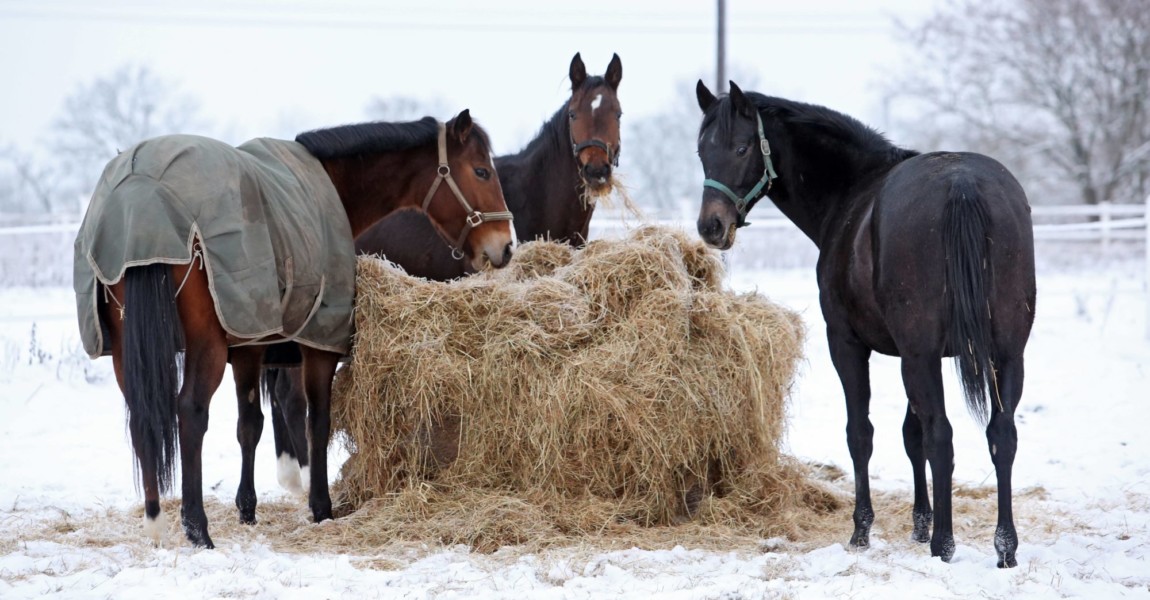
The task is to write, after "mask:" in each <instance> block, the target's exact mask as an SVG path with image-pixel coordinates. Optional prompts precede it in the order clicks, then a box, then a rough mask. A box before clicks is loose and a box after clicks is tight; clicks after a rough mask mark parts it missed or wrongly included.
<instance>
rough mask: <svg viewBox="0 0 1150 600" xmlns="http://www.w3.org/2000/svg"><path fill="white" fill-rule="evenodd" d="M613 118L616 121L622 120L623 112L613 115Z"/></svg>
mask: <svg viewBox="0 0 1150 600" xmlns="http://www.w3.org/2000/svg"><path fill="white" fill-rule="evenodd" d="M615 118H616V119H622V118H623V111H619V112H617V113H615Z"/></svg>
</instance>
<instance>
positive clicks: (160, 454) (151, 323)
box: [123, 264, 183, 493]
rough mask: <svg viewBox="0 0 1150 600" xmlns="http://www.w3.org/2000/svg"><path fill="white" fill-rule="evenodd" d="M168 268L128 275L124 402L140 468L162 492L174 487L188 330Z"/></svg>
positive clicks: (131, 271) (133, 270) (134, 270)
mask: <svg viewBox="0 0 1150 600" xmlns="http://www.w3.org/2000/svg"><path fill="white" fill-rule="evenodd" d="M170 274H171V269H170V268H169V267H168V265H164V264H152V265H147V266H143V267H132V268H130V269H128V271H127V273H125V274H124V287H125V292H124V296H125V298H124V310H125V316H124V356H123V365H124V366H123V369H124V397H125V398H124V399H125V400H126V401H127V404H128V429H129V431H131V433H132V443H133V445H135V447H136V456H137V460H139V463H140V467H141V468H143V469H145V470H146V471H147V470H152V471H154V472H155V473H156V476H157V478H158V480H159V488H160V493H164V492H166V491H168V489H170V488H171V484H172V476H173V473H174V472H175V465H176V452H177V443H176V441H177V437H178V434H179V424H178V422H177V421H176V402H177V400H176V395H177V394H178V393H179V385H180V360H179V356H178V354H179V352H180V350H181V349H182V347H183V327H181V325H180V314H179V313H178V312H177V311H176V294H175V291H174V287H173V285H172V278H171V277H170Z"/></svg>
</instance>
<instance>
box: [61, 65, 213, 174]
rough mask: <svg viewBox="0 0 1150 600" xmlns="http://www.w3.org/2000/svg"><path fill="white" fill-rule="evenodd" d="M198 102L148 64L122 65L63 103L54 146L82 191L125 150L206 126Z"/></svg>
mask: <svg viewBox="0 0 1150 600" xmlns="http://www.w3.org/2000/svg"><path fill="white" fill-rule="evenodd" d="M197 112H198V106H197V103H196V101H195V100H194V99H193V98H192V97H190V96H188V95H186V94H182V93H180V92H178V91H177V90H176V89H175V87H174V86H173V85H172V84H171V83H169V82H167V81H165V80H163V79H161V78H160V77H159V76H157V75H156V74H155V73H153V72H152V71H151V70H150V69H149V68H148V67H146V66H138V65H127V66H122V67H120V68H118V69H116V71H114V72H113V73H112V74H111V75H109V76H106V77H101V78H98V79H96V80H95V81H92V82H91V83H89V84H85V85H81V86H80V87H79V88H78V89H77V90H76V91H75V92H74V93H72V94H71V95H70V96H68V98H67V99H65V101H64V111H63V114H62V116H61V117H60V118H59V119H57V120H56V122H55V124H54V125H53V131H54V137H53V140H52V142H51V144H50V147H51V150H52V153H53V155H54V157H55V158H57V159H59V160H60V162H61V164H63V165H67V166H68V170H67V172H66V176H68V177H69V178H70V179H72V181H73V182H74V184H75V185H76V186H77V190H78V191H88V190H90V189H91V188H92V187H93V186H94V185H95V182H96V179H97V178H98V177H99V176H100V170H101V168H102V167H103V165H104V164H105V163H106V162H107V161H109V160H111V158H112V157H114V156H115V155H116V153H118V152H119V151H121V150H124V149H127V148H128V147H130V146H132V145H134V144H136V143H137V142H139V141H142V140H145V139H147V138H150V137H155V136H157V135H162V134H168V133H194V132H196V131H197V130H202V129H204V128H205V126H204V124H203V123H202V121H201V120H200V119H199V117H198V116H197Z"/></svg>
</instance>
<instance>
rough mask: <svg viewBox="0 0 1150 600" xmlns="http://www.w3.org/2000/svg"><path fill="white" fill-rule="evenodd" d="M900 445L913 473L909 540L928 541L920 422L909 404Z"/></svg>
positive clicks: (930, 515) (927, 501) (929, 516)
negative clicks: (912, 526) (912, 505)
mask: <svg viewBox="0 0 1150 600" xmlns="http://www.w3.org/2000/svg"><path fill="white" fill-rule="evenodd" d="M902 444H903V447H905V448H906V455H907V457H908V458H910V466H911V470H912V471H913V472H914V513H913V515H914V532H913V533H911V536H910V538H911V539H912V540H914V541H916V542H921V543H926V542H929V541H930V522H931V520H932V519H933V518H934V514H933V513H932V512H931V510H930V494H929V493H928V490H927V486H926V454H925V448H923V445H922V422H921V421H919V419H918V415H916V414H914V409H913V408H912V407H911V405H910V404H909V403H907V405H906V418H905V419H903V422H902Z"/></svg>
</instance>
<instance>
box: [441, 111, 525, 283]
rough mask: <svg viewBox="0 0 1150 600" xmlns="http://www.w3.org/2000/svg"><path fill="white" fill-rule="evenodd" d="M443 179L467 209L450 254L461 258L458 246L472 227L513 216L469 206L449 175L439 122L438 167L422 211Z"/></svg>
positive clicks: (444, 138)
mask: <svg viewBox="0 0 1150 600" xmlns="http://www.w3.org/2000/svg"><path fill="white" fill-rule="evenodd" d="M444 180H446V181H447V187H449V188H451V192H452V193H453V194H455V199H456V200H459V204H460V205H461V206H463V210H465V211H467V217H466V218H465V219H464V221H463V231H461V232H460V233H459V239H458V240H456V241H455V244H453V245H452V246H451V256H452V257H454V258H455V259H456V260H460V259H462V258H463V252H462V251H461V250H460V249H459V248H460V247H462V246H463V242H465V241H467V236H468V234H470V233H471V230H472V229H475V228H476V227H479V226H480V225H482V224H483V223H486V222H487V221H511V220H513V218H514V217H513V215H512V214H511V212H510V211H506V210H501V211H497V212H482V211H479V210H476V209H473V208H471V205H470V204H468V203H467V198H464V197H463V192H461V191H459V186H458V185H456V184H455V179H453V178H452V177H451V166H450V165H448V164H447V126H446V125H444V124H443V123H440V124H439V169H438V171H437V173H436V177H435V183H433V184H431V189H430V190H427V195H426V196H424V198H423V212H427V207H428V206H429V205H430V204H431V199H432V198H433V197H434V196H435V192H436V190H438V189H439V184H441V183H443V181H444Z"/></svg>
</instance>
